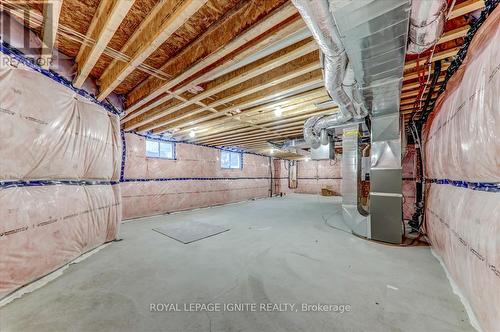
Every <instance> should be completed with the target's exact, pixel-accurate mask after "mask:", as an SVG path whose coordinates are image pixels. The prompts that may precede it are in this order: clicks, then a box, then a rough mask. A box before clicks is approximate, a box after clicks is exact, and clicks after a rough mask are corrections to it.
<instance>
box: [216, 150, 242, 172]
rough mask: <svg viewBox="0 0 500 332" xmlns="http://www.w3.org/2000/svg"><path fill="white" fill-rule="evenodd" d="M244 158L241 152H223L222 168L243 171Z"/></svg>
mask: <svg viewBox="0 0 500 332" xmlns="http://www.w3.org/2000/svg"><path fill="white" fill-rule="evenodd" d="M242 157H243V156H242V154H241V153H239V152H230V151H221V152H220V166H221V168H231V169H241V168H243V162H242V159H243V158H242Z"/></svg>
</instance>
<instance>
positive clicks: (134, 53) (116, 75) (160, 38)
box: [97, 0, 208, 100]
mask: <svg viewBox="0 0 500 332" xmlns="http://www.w3.org/2000/svg"><path fill="white" fill-rule="evenodd" d="M106 1H108V0H106ZM207 1H208V0H185V1H183V2H181V3H180V4H179V3H177V2H174V1H161V2H160V3H159V4H158V5H157V6H162V7H161V10H159V11H155V12H154V15H155V17H154V18H153V19H151V20H150V22H149V25H148V26H147V27H146V28H145V29H144V30H142V31H139V32H138V33H137V34H136V33H134V35H132V37H131V39H134V40H135V42H134V43H133V44H130V46H129V48H128V50H127V51H126V52H125V53H127V54H129V55H130V58H131V59H130V61H129V62H127V63H125V62H115V64H114V65H113V66H111V67H108V68H107V69H106V70H105V72H104V73H103V74H102V76H101V78H100V79H99V82H98V83H99V86H100V91H99V95H98V97H97V99H98V100H103V99H104V98H106V96H108V95H109V94H110V93H111V92H112V91H113V90H114V89H115V88H116V87H117V86H118V85H119V84H120V83H121V82H122V81H123V80H124V79H125V78H126V77H127V76H128V75H129V74H130V73H132V72H133V71H134V70H135V68H136V67H137V66H139V65H140V64H142V63H143V62H144V60H146V59H147V58H148V57H149V56H150V55H151V54H152V53H153V52H154V51H155V50H156V49H157V48H158V47H160V46H161V45H162V44H163V43H164V42H165V41H166V40H167V39H168V38H169V37H170V36H172V34H173V33H174V32H175V31H176V30H177V29H179V28H180V27H181V26H182V25H183V24H184V23H186V22H187V21H188V20H189V18H191V16H193V15H194V14H195V13H196V12H197V11H198V10H199V9H200V8H201V7H203V6H204V5H205V3H206V2H207Z"/></svg>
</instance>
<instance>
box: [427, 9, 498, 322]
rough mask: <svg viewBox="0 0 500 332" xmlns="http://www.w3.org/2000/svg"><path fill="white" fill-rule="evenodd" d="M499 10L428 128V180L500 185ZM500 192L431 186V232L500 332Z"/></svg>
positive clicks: (477, 307) (483, 317) (482, 317)
mask: <svg viewBox="0 0 500 332" xmlns="http://www.w3.org/2000/svg"><path fill="white" fill-rule="evenodd" d="M499 40H500V7H498V8H496V9H495V10H494V11H493V13H492V14H491V15H490V16H489V17H488V19H487V21H486V22H485V23H484V24H483V25H482V26H481V28H480V29H479V30H478V32H477V33H476V35H475V36H474V39H473V40H472V42H471V45H470V47H469V51H468V53H467V56H466V58H465V60H464V62H463V64H462V66H461V67H460V69H459V70H458V71H457V72H456V73H455V74H454V75H453V77H452V78H451V79H450V81H449V82H448V85H447V89H446V91H445V93H444V94H442V95H441V96H440V97H439V99H438V101H437V103H436V107H435V110H434V112H433V113H432V114H431V117H430V120H431V121H430V122H428V123H427V126H426V127H425V128H424V130H425V131H424V147H425V157H426V159H425V160H426V172H427V174H426V175H427V177H428V178H434V179H450V180H456V181H465V182H485V183H499V182H500V104H499V102H500V99H499V96H500V70H499V66H500V63H499V60H500V57H499V56H498V54H500V43H499V42H498V41H499ZM499 216H500V193H499V192H498V191H497V192H490V191H480V190H473V189H471V188H460V187H455V186H453V185H450V184H436V183H434V184H431V185H430V186H429V188H428V192H427V200H426V229H427V233H428V236H429V238H430V241H431V244H432V246H433V248H434V250H435V251H436V252H437V254H438V255H439V256H441V257H442V259H443V261H444V264H445V265H446V267H447V269H448V271H449V272H450V274H451V276H452V278H453V279H454V280H455V282H456V284H457V285H458V287H459V288H460V290H461V291H462V293H463V294H464V295H465V297H466V298H467V300H468V301H469V303H470V304H471V307H472V310H473V311H474V314H475V316H476V317H477V319H478V321H479V324H480V326H481V328H482V329H483V330H484V331H500V223H499V221H500V217H499Z"/></svg>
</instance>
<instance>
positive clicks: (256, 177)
mask: <svg viewBox="0 0 500 332" xmlns="http://www.w3.org/2000/svg"><path fill="white" fill-rule="evenodd" d="M269 179H271V177H269V176H253V177H252V176H242V177H232V178H227V177H218V178H216V177H192V178H189V177H186V178H156V179H123V180H122V181H121V182H151V181H158V182H166V181H218V180H269ZM272 179H273V180H288V178H287V177H279V178H276V177H273V178H272ZM297 179H298V180H341V179H342V178H297Z"/></svg>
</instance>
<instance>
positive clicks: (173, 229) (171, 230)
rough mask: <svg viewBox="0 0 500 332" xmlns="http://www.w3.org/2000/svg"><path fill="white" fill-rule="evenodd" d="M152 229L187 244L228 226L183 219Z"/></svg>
mask: <svg viewBox="0 0 500 332" xmlns="http://www.w3.org/2000/svg"><path fill="white" fill-rule="evenodd" d="M153 230H154V231H156V232H158V233H161V234H163V235H166V236H168V237H170V238H172V239H174V240H177V241H179V242H182V243H184V244H188V243H191V242H195V241H199V240H202V239H206V238H207V237H210V236H214V235H217V234H220V233H223V232H226V231H228V230H230V228H229V227H225V226H219V225H211V224H204V223H199V222H194V221H184V222H176V223H169V224H166V225H164V226H161V227H157V228H153Z"/></svg>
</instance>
